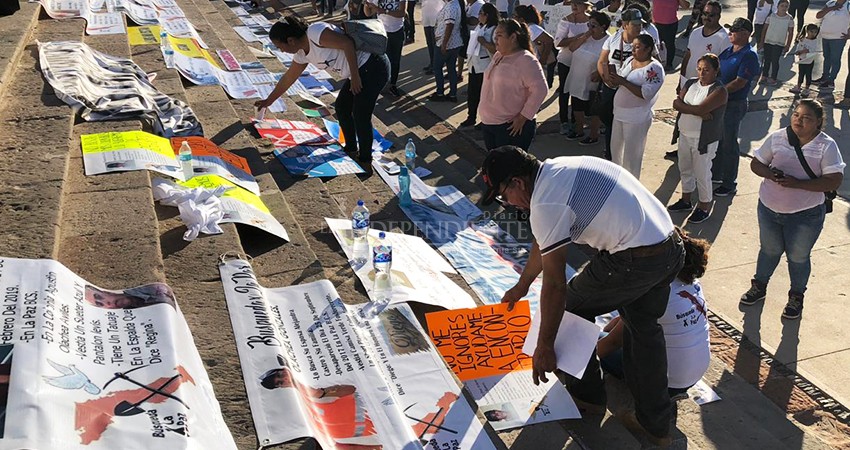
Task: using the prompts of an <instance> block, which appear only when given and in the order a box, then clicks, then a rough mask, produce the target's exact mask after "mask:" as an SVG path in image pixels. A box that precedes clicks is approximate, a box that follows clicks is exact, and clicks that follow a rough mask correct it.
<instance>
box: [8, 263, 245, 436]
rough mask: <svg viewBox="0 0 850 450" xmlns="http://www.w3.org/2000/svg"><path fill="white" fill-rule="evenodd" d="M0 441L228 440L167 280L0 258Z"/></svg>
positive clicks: (228, 432) (202, 367)
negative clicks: (135, 283)
mask: <svg viewBox="0 0 850 450" xmlns="http://www.w3.org/2000/svg"><path fill="white" fill-rule="evenodd" d="M0 292H3V295H4V296H3V300H2V316H3V321H2V330H1V331H0V411H2V414H0V449H4V450H6V449H8V450H12V449H21V448H38V449H43V450H50V449H56V450H65V449H69V448H76V449H92V450H95V449H104V450H107V449H108V450H111V449H116V448H128V446H133V447H138V448H174V449H176V448H181V449H198V450H201V449H210V448H216V449H236V448H237V447H236V443H235V442H234V440H233V437H232V436H231V434H230V431H229V430H228V429H227V425H226V424H225V422H224V419H223V418H222V416H221V409H220V408H219V404H218V401H217V400H216V398H215V395H214V393H213V389H212V384H211V383H210V380H209V376H208V375H207V373H206V370H205V369H204V364H203V363H202V362H201V358H200V355H199V354H198V350H197V349H196V348H195V343H194V341H193V339H192V333H191V331H190V330H189V327H188V325H187V324H186V320H185V318H184V317H183V314H182V313H181V311H180V308H179V307H178V304H177V300H176V298H175V296H174V293H173V291H172V290H171V288H170V287H168V286H167V285H165V284H162V283H154V284H148V285H144V286H139V287H135V288H130V289H124V290H107V289H103V288H101V287H98V286H95V285H93V284H91V283H88V282H87V281H86V280H84V279H83V278H81V277H79V276H78V275H76V274H75V273H73V272H71V271H70V270H69V269H68V268H66V267H65V266H63V265H62V264H60V263H59V262H57V261H53V260H30V259H12V258H0Z"/></svg>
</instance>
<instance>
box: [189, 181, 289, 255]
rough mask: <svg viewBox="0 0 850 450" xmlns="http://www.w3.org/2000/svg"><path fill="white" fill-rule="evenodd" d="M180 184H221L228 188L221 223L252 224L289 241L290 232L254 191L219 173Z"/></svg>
mask: <svg viewBox="0 0 850 450" xmlns="http://www.w3.org/2000/svg"><path fill="white" fill-rule="evenodd" d="M179 184H180V185H181V186H185V187H188V188H197V187H202V188H205V189H211V190H215V189H217V188H218V187H220V186H224V187H225V188H228V189H227V191H226V192H225V193H224V194H223V195H222V196H221V206H222V208H224V217H223V218H222V219H221V220H220V222H221V223H241V224H245V225H250V226H252V227H256V228H259V229H261V230H263V231H265V232H267V233H271V234H273V235H275V236H277V237H279V238H281V239H283V240H285V241H289V233H287V232H286V229H285V228H283V225H281V224H280V222H278V221H277V219H275V218H274V216H272V214H271V211H269V208H268V207H266V205H265V203H263V200H262V199H261V198H260V196H258V195H256V194H254V193H253V192H251V191H248V190H246V189H242V188H240V187H239V186H237V185H235V184H234V183H231V182H230V181H227V180H225V179H224V178H222V177H220V176H218V175H200V176H197V177H194V178H192V179H191V180H189V181H184V182H181V183H179Z"/></svg>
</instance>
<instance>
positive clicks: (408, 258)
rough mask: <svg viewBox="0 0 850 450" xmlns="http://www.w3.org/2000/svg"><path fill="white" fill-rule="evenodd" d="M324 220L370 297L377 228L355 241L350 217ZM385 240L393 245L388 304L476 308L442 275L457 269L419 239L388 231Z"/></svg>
mask: <svg viewBox="0 0 850 450" xmlns="http://www.w3.org/2000/svg"><path fill="white" fill-rule="evenodd" d="M325 222H327V224H328V227H329V228H330V230H331V232H332V233H333V235H334V237H335V238H336V240H337V242H339V245H340V246H341V247H342V250H343V252H345V256H346V257H347V258H348V261H349V264H350V265H351V268H352V269H353V270H354V273H355V274H356V275H357V278H359V279H360V282H361V283H363V286H364V287H365V288H366V292H367V293H368V294H369V296H370V297H371V296H372V290H373V286H372V284H373V282H374V280H375V269H374V268H373V267H372V260H371V256H372V252H371V248H372V246H373V245H374V244H375V243H376V242H377V239H378V233H379V231H378V230H374V229H373V230H369V235H368V238H369V239H368V241H367V242H358V243H355V242H354V236H353V235H352V234H351V221H350V220H344V219H328V218H325ZM386 240H387V241H388V242H389V243H390V244H391V245H392V246H393V264H392V269H391V273H392V300H391V301H390V303H402V302H407V301H413V302H419V303H427V304H429V305H435V306H440V307H443V308H446V309H456V308H474V307H475V300H473V299H472V297H470V296H469V294H467V293H466V292H465V291H464V290H463V289H461V288H460V286H458V285H457V284H455V282H454V281H452V280H450V279H449V278H448V277H447V276H446V275H445V274H446V273H457V272H455V270H454V269H453V268H452V266H451V265H450V264H449V263H448V262H446V260H444V259H443V257H442V256H440V254H439V253H437V252H436V251H434V249H432V248H431V246H430V245H428V243H427V242H425V241H424V240H423V239H422V238H419V237H417V236H409V235H406V234H401V233H389V232H388V233H386Z"/></svg>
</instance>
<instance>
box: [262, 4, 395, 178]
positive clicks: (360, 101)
mask: <svg viewBox="0 0 850 450" xmlns="http://www.w3.org/2000/svg"><path fill="white" fill-rule="evenodd" d="M269 39H271V41H272V44H274V45H275V47H277V48H278V49H280V50H281V51H283V52H286V53H289V54H291V55H293V56H292V64H291V65H290V66H289V69H288V70H287V71H286V73H284V74H283V77H281V79H280V81H278V83H277V86H275V88H274V90H272V92H271V93H270V94H269V96H268V98H266V99H265V100H260V101H258V102H256V103H255V104H256V106H257V107H259V108H266V107H268V106H269V105H271V104H272V103H274V102H275V100H277V99H278V97H280V96H281V95H283V94H284V93H285V92H286V91H287V90H288V89H289V87H290V86H292V84H293V83H295V82H296V81H298V77H300V76H301V74H302V73H304V70H305V69H306V68H307V64H313V65H314V66H316V67H318V68H319V69H325V70H327V71H329V72H332V73H335V74H336V75H338V76H339V77H340V78H342V79H345V80H346V81H345V83H344V84H343V85H342V87H341V88H340V90H339V95H338V96H337V99H336V102H335V103H334V107H335V109H336V115H337V119H338V120H339V127H340V129H341V130H342V133H343V134H344V135H345V136H348V137H349V139H348V140H346V143H345V151H346V152H348V153H351V154H354V153H357V151H358V147H359V156H358V159H359V160H360V162H364V163H366V164H362V166H363V168H364V169H366V170H370V169H368V168H367V167H369V168H371V161H372V112H373V111H374V109H375V103H376V102H377V100H378V95H379V94H380V93H381V90H382V89H383V88H384V86H386V85H387V81H388V80H389V76H390V62H389V60H387V56H386V55H374V54H370V53H366V52H361V51H357V50H355V48H354V41H352V40H351V38H350V37H348V36H346V35H345V34H343V32H342V30H341V29H339V28H338V27H336V26H334V25H330V24H327V23H325V22H316V23H314V24H312V25H309V26H308V25H307V22H305V21H304V19H301V18H300V17H297V16H287V17H284V18H283V20H281V21H279V22H277V23H275V24H274V25H272V29H271V30H270V31H269ZM352 136H356V137H357V138H356V139H352V138H351V137H352Z"/></svg>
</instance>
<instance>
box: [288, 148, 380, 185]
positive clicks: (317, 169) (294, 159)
mask: <svg viewBox="0 0 850 450" xmlns="http://www.w3.org/2000/svg"><path fill="white" fill-rule="evenodd" d="M274 155H275V156H276V157H277V159H278V161H280V163H281V164H283V167H286V170H288V171H289V173H291V174H293V175H306V176H308V177H311V178H314V177H335V176H338V175H348V174H354V173H363V172H364V171H363V168H362V167H360V165H359V164H357V163H356V162H354V160H353V159H351V157H350V156H348V155H347V154H346V153H345V152H344V151H343V150H342V147H340V146H339V145H336V144H331V145H327V146H320V147H317V146H310V145H296V146H295V147H291V148H288V149H283V148H275V149H274Z"/></svg>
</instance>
